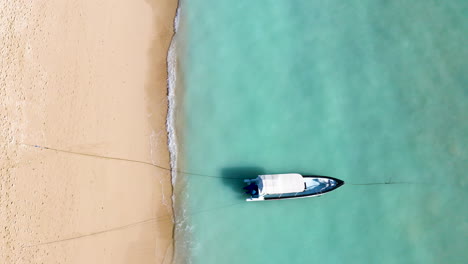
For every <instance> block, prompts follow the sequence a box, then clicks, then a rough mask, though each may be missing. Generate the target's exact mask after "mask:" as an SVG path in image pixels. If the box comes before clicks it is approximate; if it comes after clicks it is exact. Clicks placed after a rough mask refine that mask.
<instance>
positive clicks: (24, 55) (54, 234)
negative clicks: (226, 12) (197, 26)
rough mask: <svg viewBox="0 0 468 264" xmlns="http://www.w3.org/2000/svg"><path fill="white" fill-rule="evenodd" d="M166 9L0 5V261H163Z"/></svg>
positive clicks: (166, 236) (166, 247)
mask: <svg viewBox="0 0 468 264" xmlns="http://www.w3.org/2000/svg"><path fill="white" fill-rule="evenodd" d="M176 5H177V2H176V1H169V0H161V1H156V0H154V1H149V0H148V1H143V0H139V1H130V0H120V1H91V0H86V1H76V2H72V1H59V0H52V1H2V2H1V3H0V39H1V43H2V45H1V48H0V59H1V65H0V66H1V67H0V98H1V100H0V263H171V261H172V260H171V258H172V251H173V249H172V246H173V242H172V232H173V221H172V220H173V219H172V204H171V203H172V200H171V194H172V193H171V192H172V186H171V179H170V175H169V172H168V171H166V170H161V169H158V168H156V167H154V166H149V165H147V164H146V165H145V164H143V163H140V164H138V163H132V162H126V161H125V160H123V159H129V160H138V161H144V162H148V163H150V164H157V165H160V166H163V167H168V166H169V155H168V151H167V136H166V128H165V118H166V114H167V98H166V95H167V92H166V78H167V71H166V55H167V49H168V46H169V42H170V39H171V37H172V34H173V30H172V29H173V27H172V23H173V17H174V15H175V9H176ZM33 145H40V146H48V147H51V148H56V149H63V150H67V151H70V152H81V153H89V154H93V155H103V156H111V157H119V158H121V159H122V160H106V159H100V158H93V157H91V156H82V155H74V154H73V153H66V152H59V151H54V150H51V149H45V148H37V147H34V146H33Z"/></svg>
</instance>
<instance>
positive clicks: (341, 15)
mask: <svg viewBox="0 0 468 264" xmlns="http://www.w3.org/2000/svg"><path fill="white" fill-rule="evenodd" d="M467 11H468V2H467V1H463V0H458V1H456V0H453V1H430V0H419V1H402V0H401V1H376V0H361V1H318V0H302V1H292V0H288V1H274V3H273V2H264V1H251V0H237V1H218V0H203V1H202V0H191V1H183V2H182V3H181V14H180V19H181V24H180V28H179V32H178V47H179V48H178V51H177V52H178V53H179V56H180V57H179V58H180V61H179V62H180V71H179V75H178V76H181V78H182V79H183V81H182V83H183V85H182V87H177V89H178V93H179V97H178V98H179V99H178V100H179V102H178V106H179V109H178V115H177V120H178V124H179V126H178V127H177V133H178V135H179V151H180V152H179V164H178V166H179V169H180V170H184V171H189V172H194V173H201V174H206V175H214V176H219V177H225V178H213V177H203V176H195V175H186V174H181V173H179V175H178V176H177V180H176V188H175V197H176V213H177V222H178V225H177V227H176V262H178V263H197V264H198V263H203V264H211V263H223V264H229V263H315V262H316V263H319V262H320V263H325V264H326V263H464V261H466V259H467V258H468V253H467V251H466V247H467V245H468V210H467V206H466V201H467V198H468V185H467V184H468V181H467V169H468V137H467V135H468V122H467V120H468V115H467V113H468V79H467V76H468V75H467V70H468V64H467V61H468V51H467V48H466V43H468V41H467V37H466V36H467V35H468V34H467V33H468V23H466V14H467V13H468V12H467ZM285 172H299V173H311V174H320V175H328V176H333V177H336V178H339V179H342V180H344V181H346V185H345V186H343V187H341V188H340V189H338V190H336V191H333V192H332V193H329V194H326V195H324V196H322V197H319V198H309V199H297V200H286V201H273V202H257V203H247V202H243V199H245V196H243V195H242V192H241V190H240V188H241V187H242V186H243V183H242V179H243V178H254V177H256V175H257V174H259V173H285ZM227 177H234V178H236V177H238V178H239V179H240V180H233V179H227ZM373 182H393V183H397V182H400V183H399V184H392V185H390V184H388V185H352V183H354V184H358V183H373ZM401 182H403V183H401Z"/></svg>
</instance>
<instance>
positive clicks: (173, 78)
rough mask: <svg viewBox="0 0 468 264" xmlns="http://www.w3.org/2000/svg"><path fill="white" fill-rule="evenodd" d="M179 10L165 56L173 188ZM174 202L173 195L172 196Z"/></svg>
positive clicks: (175, 161)
mask: <svg viewBox="0 0 468 264" xmlns="http://www.w3.org/2000/svg"><path fill="white" fill-rule="evenodd" d="M179 10H180V5H179V6H178V7H177V11H176V15H175V18H174V36H173V37H172V40H171V44H170V46H169V51H168V54H167V73H168V76H167V90H168V95H167V99H168V111H167V118H166V129H167V134H168V147H169V153H170V158H171V176H172V185H173V187H175V186H174V185H175V181H176V178H177V153H178V149H177V136H176V131H175V111H176V110H175V108H176V96H175V89H176V83H177V53H176V46H177V45H176V42H177V29H178V27H179ZM172 200H173V202H174V195H173V196H172Z"/></svg>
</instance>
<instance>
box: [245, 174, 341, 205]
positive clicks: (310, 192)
mask: <svg viewBox="0 0 468 264" xmlns="http://www.w3.org/2000/svg"><path fill="white" fill-rule="evenodd" d="M244 182H245V183H246V184H248V185H247V186H245V187H244V190H245V192H246V193H247V194H249V195H250V197H249V198H247V199H246V201H248V202H253V201H267V200H282V199H296V198H306V197H315V196H320V195H323V194H325V193H328V192H331V191H333V190H336V189H337V188H339V187H341V186H342V185H343V184H344V181H342V180H340V179H336V178H333V177H328V176H320V175H304V176H303V175H301V174H299V173H285V174H267V175H258V177H257V178H255V179H245V180H244Z"/></svg>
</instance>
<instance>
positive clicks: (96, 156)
mask: <svg viewBox="0 0 468 264" xmlns="http://www.w3.org/2000/svg"><path fill="white" fill-rule="evenodd" d="M21 144H22V145H25V146H29V147H34V148H39V149H44V150H52V151H57V152H62V153H68V154H72V155H80V156H86V157H93V158H100V159H108V160H118V161H126V162H133V163H139V164H144V165H149V166H153V167H156V168H158V169H161V170H166V171H172V170H171V168H168V167H164V166H160V165H157V164H154V163H151V162H147V161H141V160H134V159H126V158H119V157H111V156H104V155H97V154H91V153H84V152H78V151H71V150H65V149H58V148H53V147H46V146H40V145H32V144H26V143H21ZM176 172H177V173H182V174H187V175H193V176H200V177H208V178H222V179H232V180H240V179H242V178H236V177H223V176H216V175H208V174H202V173H194V172H187V171H181V170H176Z"/></svg>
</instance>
